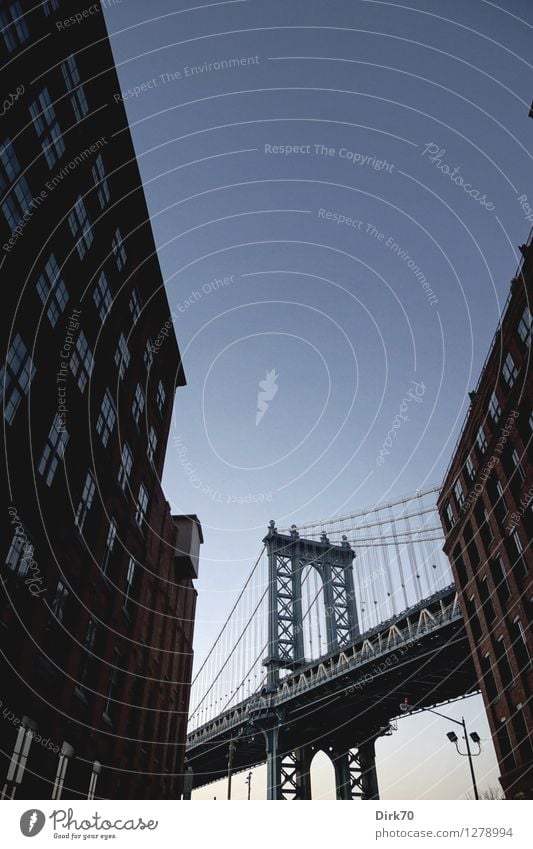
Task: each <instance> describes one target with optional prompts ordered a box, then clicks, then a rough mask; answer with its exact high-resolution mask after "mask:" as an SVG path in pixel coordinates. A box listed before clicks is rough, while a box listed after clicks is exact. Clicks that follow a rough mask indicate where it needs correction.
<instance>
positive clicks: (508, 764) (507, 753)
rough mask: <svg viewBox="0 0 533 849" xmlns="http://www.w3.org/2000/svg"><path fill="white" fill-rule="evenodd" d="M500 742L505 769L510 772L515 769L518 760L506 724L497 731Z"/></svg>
mask: <svg viewBox="0 0 533 849" xmlns="http://www.w3.org/2000/svg"><path fill="white" fill-rule="evenodd" d="M496 734H497V737H498V743H499V746H500V752H501V756H502V760H503V769H504V771H505V772H509V771H510V770H512V769H514V768H515V766H516V761H515V758H514V754H513V747H512V746H511V740H510V738H509V732H508V730H507V726H506V725H503V724H502V725H500V727H499V728H498V730H497V732H496Z"/></svg>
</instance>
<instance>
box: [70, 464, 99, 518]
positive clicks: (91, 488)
mask: <svg viewBox="0 0 533 849" xmlns="http://www.w3.org/2000/svg"><path fill="white" fill-rule="evenodd" d="M95 489H96V484H95V482H94V478H93V476H92V472H87V477H86V478H85V483H84V485H83V491H82V494H81V498H80V503H79V505H78V509H77V511H76V519H75V523H76V527H77V528H78V530H79V531H80V532H81V531H82V530H83V526H84V524H85V520H86V518H87V514H88V513H89V510H90V509H91V506H92V503H93V498H94V492H95Z"/></svg>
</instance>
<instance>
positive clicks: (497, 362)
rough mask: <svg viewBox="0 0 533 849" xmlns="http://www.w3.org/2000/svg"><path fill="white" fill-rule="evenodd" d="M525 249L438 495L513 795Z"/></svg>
mask: <svg viewBox="0 0 533 849" xmlns="http://www.w3.org/2000/svg"><path fill="white" fill-rule="evenodd" d="M521 251H522V254H523V261H522V263H521V266H520V268H519V269H518V271H517V274H516V276H515V278H514V279H513V280H512V282H511V290H510V293H509V298H508V301H507V303H506V305H505V308H504V311H503V314H502V318H501V320H500V325H499V327H498V329H497V332H496V335H495V337H494V340H493V343H492V346H491V349H490V351H489V354H488V357H487V359H486V362H485V365H484V368H483V371H482V374H481V377H480V379H479V383H478V385H477V387H476V390H475V392H473V393H471V406H470V409H469V411H468V414H467V417H466V422H465V424H464V427H463V430H462V433H461V436H460V438H459V441H458V444H457V447H456V450H455V453H454V456H453V459H452V461H451V464H450V466H449V469H448V472H447V474H446V478H445V480H444V484H443V487H442V491H441V493H440V496H439V501H438V506H439V512H440V516H441V521H442V524H443V527H444V530H445V534H446V542H445V547H444V550H445V552H446V554H447V555H448V557H449V558H450V561H451V564H452V568H453V573H454V577H455V581H456V584H457V588H458V590H459V594H460V600H461V606H462V609H463V613H464V616H465V620H466V628H467V632H468V637H469V641H470V645H471V649H472V655H473V658H474V663H475V667H476V673H477V676H478V680H479V684H480V688H481V691H482V693H483V698H484V701H485V706H486V710H487V715H488V719H489V723H490V727H491V731H492V736H493V740H494V745H495V748H496V753H497V756H498V761H499V766H500V772H501V775H500V781H501V783H502V787H503V789H504V792H505V795H506V797H507V798H509V799H514V798H527V799H532V798H533V706H532V704H531V694H532V685H533V666H532V659H533V640H532V636H531V614H532V609H533V608H532V603H533V583H532V576H533V552H532V549H531V538H532V524H533V523H532V504H533V501H532V496H533V469H532V465H531V446H532V441H531V436H532V428H533V414H532V407H533V404H532V400H533V399H532V396H533V387H532V382H531V375H532V368H531V312H530V310H531V309H533V308H532V306H531V299H532V296H533V245H532V241H531V238H530V239H529V242H528V244H527V245H523V246H522V248H521Z"/></svg>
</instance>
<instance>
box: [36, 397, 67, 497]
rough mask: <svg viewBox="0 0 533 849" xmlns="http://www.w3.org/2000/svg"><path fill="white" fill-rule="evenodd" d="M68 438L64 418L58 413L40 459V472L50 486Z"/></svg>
mask: <svg viewBox="0 0 533 849" xmlns="http://www.w3.org/2000/svg"><path fill="white" fill-rule="evenodd" d="M68 438H69V436H68V432H67V431H66V429H65V427H64V425H63V420H62V419H61V418H60V417H59V415H58V414H57V413H56V415H55V416H54V421H53V422H52V427H51V428H50V433H49V434H48V438H47V440H46V444H45V446H44V448H43V453H42V454H41V459H40V460H39V474H40V475H42V476H43V478H44V479H45V481H46V483H47V485H48V486H51V485H52V481H53V480H54V476H55V473H56V470H57V467H58V465H59V461H60V460H61V459H62V457H63V455H64V453H65V448H66V447H67V443H68Z"/></svg>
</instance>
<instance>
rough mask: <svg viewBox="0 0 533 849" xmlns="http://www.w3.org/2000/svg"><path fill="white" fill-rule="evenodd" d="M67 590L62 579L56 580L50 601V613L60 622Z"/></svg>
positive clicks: (63, 613)
mask: <svg viewBox="0 0 533 849" xmlns="http://www.w3.org/2000/svg"><path fill="white" fill-rule="evenodd" d="M68 596H69V592H68V590H67V588H66V586H65V584H64V583H63V581H58V582H57V587H56V591H55V593H54V600H53V601H52V613H53V615H54V618H55V619H56V620H57V621H58V622H62V621H63V619H64V618H65V609H66V606H67V601H68Z"/></svg>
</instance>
